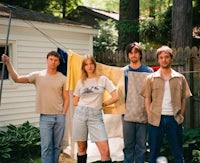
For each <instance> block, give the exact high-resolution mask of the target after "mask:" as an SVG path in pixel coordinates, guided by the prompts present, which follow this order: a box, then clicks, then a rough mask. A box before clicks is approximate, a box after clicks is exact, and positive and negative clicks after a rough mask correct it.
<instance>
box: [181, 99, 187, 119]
mask: <svg viewBox="0 0 200 163" xmlns="http://www.w3.org/2000/svg"><path fill="white" fill-rule="evenodd" d="M185 106H186V98H182V100H181V115H182V116H183V117H184V113H185Z"/></svg>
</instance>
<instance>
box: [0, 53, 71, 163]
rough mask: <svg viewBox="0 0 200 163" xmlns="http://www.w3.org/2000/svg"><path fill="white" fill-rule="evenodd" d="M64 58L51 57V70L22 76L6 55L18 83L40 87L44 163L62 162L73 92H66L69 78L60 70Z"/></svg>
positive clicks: (38, 100) (38, 99)
mask: <svg viewBox="0 0 200 163" xmlns="http://www.w3.org/2000/svg"><path fill="white" fill-rule="evenodd" d="M59 58H60V55H59V54H58V53H57V52H55V51H51V52H49V53H48V54H47V58H46V64H47V69H45V70H41V71H35V72H32V73H30V74H27V75H19V74H18V73H17V72H16V70H15V69H14V67H13V66H12V64H11V62H10V60H9V57H8V56H7V55H5V54H3V55H2V61H3V62H5V64H6V66H7V69H8V72H9V74H10V76H11V77H12V79H13V80H14V82H16V83H30V84H34V85H35V87H36V113H38V114H40V137H41V157H42V163H58V161H59V155H60V152H61V142H62V139H63V135H64V129H65V121H66V119H65V115H66V112H67V109H68V106H69V92H68V91H66V90H65V88H66V87H65V85H66V84H65V83H66V76H64V75H63V74H61V73H60V72H58V71H57V66H58V65H59V63H60V61H59Z"/></svg>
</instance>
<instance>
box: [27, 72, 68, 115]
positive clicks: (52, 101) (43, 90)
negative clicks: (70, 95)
mask: <svg viewBox="0 0 200 163" xmlns="http://www.w3.org/2000/svg"><path fill="white" fill-rule="evenodd" d="M28 80H29V82H30V83H32V84H34V85H35V87H36V113H39V114H61V113H62V109H63V103H64V101H63V89H64V87H65V83H66V76H64V75H63V74H62V73H60V72H57V73H56V74H54V75H52V74H48V73H47V70H42V71H36V72H33V73H30V74H29V75H28Z"/></svg>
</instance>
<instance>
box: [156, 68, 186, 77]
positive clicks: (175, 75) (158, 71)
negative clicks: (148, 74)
mask: <svg viewBox="0 0 200 163" xmlns="http://www.w3.org/2000/svg"><path fill="white" fill-rule="evenodd" d="M180 76H182V74H180V73H179V72H177V71H175V70H173V69H172V68H171V77H172V78H174V77H180ZM154 77H160V78H161V69H160V68H159V69H158V70H157V71H156V72H154Z"/></svg>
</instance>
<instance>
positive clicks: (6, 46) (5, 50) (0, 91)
mask: <svg viewBox="0 0 200 163" xmlns="http://www.w3.org/2000/svg"><path fill="white" fill-rule="evenodd" d="M8 8H9V9H10V15H9V23H8V30H7V36H6V45H5V49H4V54H7V50H8V38H9V34H10V24H11V19H12V8H15V7H13V6H10V5H8ZM4 72H5V63H4V62H3V65H2V72H1V89H0V105H1V95H2V88H3V78H4Z"/></svg>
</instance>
